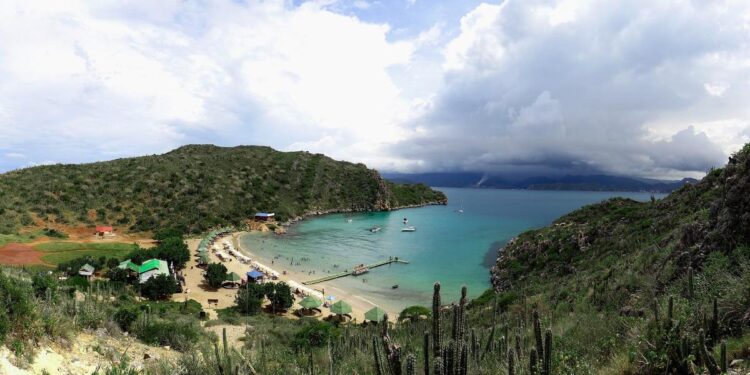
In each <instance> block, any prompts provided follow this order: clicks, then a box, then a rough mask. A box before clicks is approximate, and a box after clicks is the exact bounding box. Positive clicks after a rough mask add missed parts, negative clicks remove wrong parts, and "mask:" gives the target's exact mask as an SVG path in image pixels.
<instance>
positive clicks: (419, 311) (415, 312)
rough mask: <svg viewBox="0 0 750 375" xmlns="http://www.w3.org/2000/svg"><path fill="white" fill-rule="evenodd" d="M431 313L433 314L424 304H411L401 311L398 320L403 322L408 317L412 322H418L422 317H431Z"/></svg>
mask: <svg viewBox="0 0 750 375" xmlns="http://www.w3.org/2000/svg"><path fill="white" fill-rule="evenodd" d="M430 315H432V312H431V311H430V309H428V308H426V307H424V306H409V307H407V308H405V309H403V310H402V311H401V314H399V315H398V320H399V321H400V322H403V321H404V320H407V319H408V320H409V321H411V322H416V321H417V320H418V319H419V318H420V317H423V316H424V317H429V316H430Z"/></svg>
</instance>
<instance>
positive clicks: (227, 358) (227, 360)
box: [221, 327, 232, 371]
mask: <svg viewBox="0 0 750 375" xmlns="http://www.w3.org/2000/svg"><path fill="white" fill-rule="evenodd" d="M221 336H222V342H223V344H224V361H225V363H226V365H227V367H226V368H227V370H229V371H231V370H232V357H231V356H230V355H229V345H227V329H226V327H225V328H223V329H222V330H221Z"/></svg>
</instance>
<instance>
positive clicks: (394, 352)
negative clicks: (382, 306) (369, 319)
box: [380, 314, 401, 375]
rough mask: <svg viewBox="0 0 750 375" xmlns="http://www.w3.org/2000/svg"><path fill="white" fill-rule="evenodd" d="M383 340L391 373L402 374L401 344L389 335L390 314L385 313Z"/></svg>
mask: <svg viewBox="0 0 750 375" xmlns="http://www.w3.org/2000/svg"><path fill="white" fill-rule="evenodd" d="M381 324H382V332H381V335H380V337H381V340H382V341H383V350H384V352H385V359H386V362H387V363H388V369H389V373H390V374H391V375H401V346H400V345H398V344H396V343H394V342H393V340H391V337H390V336H389V335H388V314H385V315H383V322H382V323H381Z"/></svg>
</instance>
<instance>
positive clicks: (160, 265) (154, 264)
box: [138, 259, 169, 275]
mask: <svg viewBox="0 0 750 375" xmlns="http://www.w3.org/2000/svg"><path fill="white" fill-rule="evenodd" d="M153 269H158V270H159V272H160V273H164V274H166V275H169V266H168V265H167V262H166V261H164V260H161V259H149V260H147V261H145V262H143V264H141V266H140V267H139V268H138V273H144V272H148V271H151V270H153Z"/></svg>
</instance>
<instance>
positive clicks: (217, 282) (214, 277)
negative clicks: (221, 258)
mask: <svg viewBox="0 0 750 375" xmlns="http://www.w3.org/2000/svg"><path fill="white" fill-rule="evenodd" d="M205 277H206V284H208V285H209V286H210V287H211V288H218V287H220V286H221V283H223V282H224V280H226V279H227V268H226V267H224V265H223V264H221V263H211V264H209V265H208V267H206V276H205Z"/></svg>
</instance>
